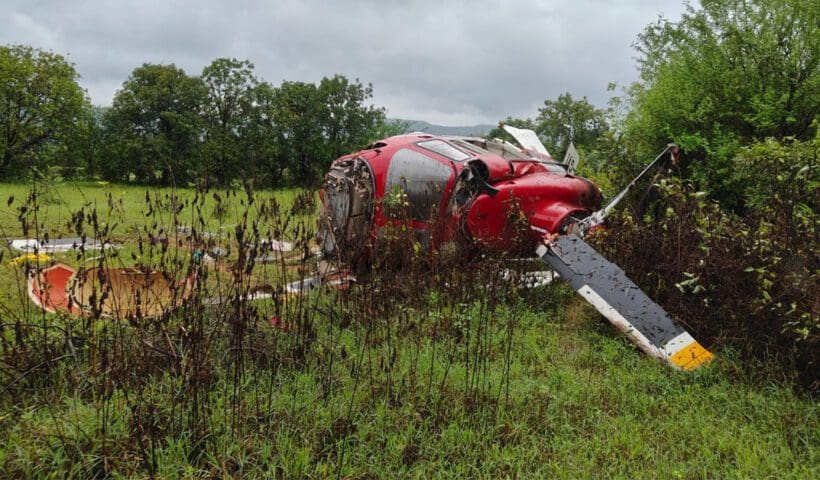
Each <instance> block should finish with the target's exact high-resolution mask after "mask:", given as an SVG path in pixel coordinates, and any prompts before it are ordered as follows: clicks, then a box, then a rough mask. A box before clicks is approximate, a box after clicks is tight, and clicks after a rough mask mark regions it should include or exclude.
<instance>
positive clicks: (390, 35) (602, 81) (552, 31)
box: [0, 0, 685, 125]
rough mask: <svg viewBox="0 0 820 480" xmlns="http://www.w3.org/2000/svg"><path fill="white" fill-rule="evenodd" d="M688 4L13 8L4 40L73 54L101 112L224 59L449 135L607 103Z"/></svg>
mask: <svg viewBox="0 0 820 480" xmlns="http://www.w3.org/2000/svg"><path fill="white" fill-rule="evenodd" d="M684 8H685V7H684V5H683V0H655V1H652V0H619V1H605V0H576V1H572V0H542V1H537V0H515V1H488V0H476V1H469V2H468V1H450V0H439V1H433V0H401V1H388V0H382V1H377V0H356V1H346V2H342V1H339V2H331V1H318V0H304V1H295V0H280V1H262V0H233V1H216V0H196V1H173V0H138V1H114V0H0V18H2V19H3V20H2V27H0V43H2V44H12V43H21V44H28V45H32V46H34V47H38V48H43V49H48V50H53V51H55V52H57V53H60V54H63V55H66V56H67V57H68V59H69V60H70V61H72V62H73V63H74V64H75V65H76V68H77V70H78V71H79V72H80V75H81V76H82V78H81V80H80V83H81V84H82V85H83V87H84V88H86V89H87V90H88V94H89V96H90V97H91V100H92V102H94V103H95V104H100V105H110V104H111V99H112V97H113V95H114V92H115V91H116V90H117V89H118V88H119V87H120V86H121V85H122V82H123V80H125V79H126V78H127V77H128V75H129V74H130V73H131V71H132V70H133V69H134V68H135V67H137V66H139V65H141V64H142V63H144V62H154V63H175V64H177V65H178V66H180V67H182V68H184V69H185V70H186V71H187V72H188V73H189V74H192V75H196V74H199V73H200V72H201V71H202V68H203V67H204V66H205V65H207V64H208V63H210V62H211V60H213V59H214V58H217V57H236V58H239V59H249V60H250V61H252V62H253V63H254V64H255V66H256V73H257V75H258V76H259V77H260V78H262V79H265V80H267V81H269V82H271V83H273V84H279V83H280V82H281V81H282V80H300V81H306V82H315V81H318V80H320V79H321V78H322V77H323V76H330V75H333V74H335V73H341V74H343V75H346V76H348V77H350V78H359V79H360V80H361V81H363V82H365V83H367V82H369V83H372V84H373V87H374V103H376V104H377V105H380V106H384V107H386V108H387V111H388V116H390V117H394V118H405V119H414V120H426V121H429V122H432V123H439V124H444V125H468V124H474V123H495V122H497V121H498V120H500V119H503V118H505V117H507V116H508V115H512V116H517V117H528V116H533V115H535V114H536V112H537V110H538V106H539V105H540V104H541V103H542V102H543V101H544V99H547V98H555V97H557V96H558V95H559V94H561V93H563V92H566V91H569V92H571V93H572V94H573V96H574V97H581V96H584V95H586V96H587V97H588V98H589V99H590V101H591V102H593V103H594V104H596V105H599V106H603V105H604V104H605V103H606V100H607V99H608V98H609V96H610V95H611V93H610V92H607V91H606V87H607V84H608V83H609V82H617V83H618V84H620V85H625V84H628V83H629V82H631V81H634V80H635V79H636V77H637V72H636V69H635V59H634V57H635V52H634V50H633V49H632V47H631V44H632V43H633V42H634V40H635V37H636V35H637V34H638V33H639V32H640V31H641V30H642V29H643V28H644V26H646V25H647V24H648V23H650V22H652V21H654V20H655V19H657V17H658V15H663V16H664V17H666V18H669V19H673V20H676V19H678V18H680V15H681V13H682V12H683V10H684Z"/></svg>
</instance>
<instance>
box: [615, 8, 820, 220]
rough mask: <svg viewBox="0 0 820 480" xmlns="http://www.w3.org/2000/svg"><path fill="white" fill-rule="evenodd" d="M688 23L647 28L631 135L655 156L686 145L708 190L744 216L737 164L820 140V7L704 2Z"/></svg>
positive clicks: (697, 175) (641, 44)
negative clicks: (747, 152)
mask: <svg viewBox="0 0 820 480" xmlns="http://www.w3.org/2000/svg"><path fill="white" fill-rule="evenodd" d="M701 3H702V7H701V8H699V9H696V8H694V7H692V6H689V7H688V8H687V11H686V13H685V14H684V15H683V18H682V19H681V20H680V21H679V22H671V21H669V20H665V19H661V20H659V21H658V22H657V23H654V24H652V25H650V26H649V27H647V28H646V30H645V31H644V32H643V34H642V35H640V37H639V39H638V42H637V45H636V48H637V50H638V51H639V52H640V54H641V57H640V59H639V62H640V64H639V66H640V73H641V81H640V82H639V83H638V84H636V85H634V86H633V87H632V88H631V91H630V97H631V101H632V106H633V110H632V112H631V113H630V114H629V115H628V116H627V120H626V125H625V129H626V133H627V134H628V135H629V138H630V141H631V142H633V143H634V144H636V145H638V150H639V151H640V152H642V155H644V156H646V155H648V154H649V152H650V151H657V150H659V149H660V148H662V146H663V145H665V144H666V143H667V142H669V141H670V140H671V141H674V142H676V143H677V144H678V145H680V146H681V147H682V148H683V149H684V151H685V152H686V153H687V154H688V155H687V156H688V157H689V158H691V159H695V160H696V161H695V162H694V163H693V165H692V172H693V175H694V178H695V180H696V181H697V182H698V184H699V185H700V187H701V188H704V189H708V190H709V191H710V192H711V194H712V195H713V196H714V197H715V198H717V199H719V200H722V201H723V202H724V203H725V204H727V205H734V206H737V205H738V203H739V200H740V198H739V197H740V194H739V192H737V191H736V190H735V189H733V188H732V185H731V182H729V181H728V180H729V179H730V178H731V173H732V168H733V164H732V158H733V156H734V155H735V154H736V153H737V152H738V150H739V149H740V148H741V146H743V145H746V144H749V143H751V142H753V141H759V140H763V139H764V138H766V137H775V138H778V139H779V138H785V137H788V136H793V137H795V138H797V139H798V140H807V139H810V138H812V136H813V135H814V132H813V127H812V121H813V119H814V118H815V117H816V115H817V113H818V108H820V75H818V71H819V69H818V52H820V28H818V25H820V23H819V22H820V16H819V15H818V13H819V12H820V4H818V3H817V2H806V1H800V0H720V1H718V0H703V1H702V2H701Z"/></svg>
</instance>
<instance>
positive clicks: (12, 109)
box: [0, 45, 88, 179]
mask: <svg viewBox="0 0 820 480" xmlns="http://www.w3.org/2000/svg"><path fill="white" fill-rule="evenodd" d="M78 78H79V74H78V73H77V71H76V70H75V69H74V66H73V65H72V64H71V63H69V62H68V61H66V60H65V58H63V57H62V56H60V55H57V54H55V53H52V52H46V51H43V50H39V49H36V48H32V47H29V46H24V45H13V46H0V179H4V178H9V177H11V176H19V175H23V174H25V173H26V170H25V164H26V163H25V162H26V161H27V160H30V161H34V162H35V163H36V164H39V165H41V166H45V165H46V164H48V163H49V162H53V161H54V159H59V158H60V155H61V154H62V153H64V152H65V151H66V147H67V145H69V144H70V142H71V141H72V138H73V136H74V135H75V134H76V133H77V132H78V128H77V125H78V123H79V122H80V118H81V117H82V115H83V111H84V109H85V108H86V107H87V105H88V100H87V98H86V95H85V92H84V91H83V89H82V88H80V86H79V84H78V83H77V79H78Z"/></svg>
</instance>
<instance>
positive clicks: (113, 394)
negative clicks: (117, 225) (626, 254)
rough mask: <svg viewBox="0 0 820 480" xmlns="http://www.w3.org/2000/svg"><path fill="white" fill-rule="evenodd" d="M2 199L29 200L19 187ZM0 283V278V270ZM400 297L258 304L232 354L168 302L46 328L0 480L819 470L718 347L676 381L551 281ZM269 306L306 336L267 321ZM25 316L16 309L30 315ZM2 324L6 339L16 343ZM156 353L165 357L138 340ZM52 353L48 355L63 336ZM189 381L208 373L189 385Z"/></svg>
mask: <svg viewBox="0 0 820 480" xmlns="http://www.w3.org/2000/svg"><path fill="white" fill-rule="evenodd" d="M11 188H14V189H18V190H14V191H15V192H19V195H20V196H21V197H22V196H25V188H24V187H11ZM69 188H70V187H68V186H63V187H61V189H60V194H61V196H62V197H63V198H65V199H66V203H67V204H68V205H69V206H70V205H73V203H72V202H74V201H78V199H80V198H82V196H81V195H80V194H79V193H78V192H75V191H72V190H69ZM6 191H7V190H6V186H5V185H3V192H4V193H5V192H6ZM106 191H115V192H120V193H121V195H122V198H123V204H124V205H128V207H127V208H126V209H125V210H126V213H125V216H126V218H128V219H129V220H128V221H133V222H134V223H135V224H139V222H140V221H143V222H144V221H145V220H141V218H140V217H139V215H138V214H137V213H135V211H138V210H139V209H140V208H142V204H143V203H142V202H143V201H144V196H145V191H144V189H141V188H133V187H121V186H106V187H90V186H89V187H85V186H84V187H83V195H85V197H86V198H91V196H92V195H94V198H97V199H98V200H99V199H102V198H104V195H105V192H106ZM92 192H93V193H92ZM184 193H185V194H186V195H191V194H192V193H191V192H184ZM17 195H18V193H15V197H17ZM286 195H292V193H290V192H289V193H287V194H286ZM18 198H19V197H18ZM3 205H5V203H4V204H3ZM14 206H15V205H12V206H11V209H13V208H14ZM4 208H5V207H4ZM58 209H59V207H55V211H49V212H48V213H47V214H46V215H47V217H46V218H47V219H48V220H47V222H46V224H45V226H46V227H47V228H52V227H53V228H59V227H58V225H57V224H58V223H59V221H60V219H61V218H64V215H67V214H68V213H67V211H66V213H59V212H58V211H57V210H58ZM4 211H9V209H6V210H4ZM232 221H233V220H232ZM237 221H238V220H237ZM4 228H6V229H8V230H10V229H12V228H14V226H13V224H12V223H4ZM122 239H123V241H125V242H128V235H123V236H122ZM126 248H128V247H127V246H126ZM4 264H5V262H4ZM3 269H5V270H3ZM18 270H19V269H18ZM0 272H3V273H4V274H7V275H10V274H12V270H11V269H10V267H8V266H5V265H4V266H3V267H0ZM446 274H447V272H436V273H435V275H446ZM406 283H412V282H410V281H409V280H402V279H401V278H400V279H398V280H397V281H396V282H395V283H393V282H392V281H391V279H390V278H387V277H385V278H381V279H376V280H374V284H371V285H369V286H367V285H365V286H362V287H356V288H354V289H353V290H352V291H351V292H334V291H327V292H320V293H317V294H312V295H309V296H307V297H305V298H303V299H302V300H292V301H290V302H286V303H285V304H280V303H278V302H273V301H268V302H257V303H256V304H255V308H256V309H258V310H257V311H255V312H254V313H253V314H252V315H250V316H248V317H247V320H248V323H247V324H242V328H243V329H244V330H243V332H244V336H243V337H242V341H241V343H240V344H239V345H240V346H241V348H242V349H243V352H244V353H243V355H242V356H237V355H236V354H235V347H236V345H237V344H236V343H232V342H233V340H230V338H231V335H232V332H235V331H236V330H234V329H235V328H237V325H236V324H234V323H233V319H234V317H233V316H232V314H231V313H230V312H228V313H227V314H225V315H221V314H220V313H219V312H212V311H206V310H204V309H203V310H201V311H193V312H190V311H185V309H182V310H183V311H181V312H180V315H179V317H178V318H171V319H169V320H167V322H165V323H162V322H159V323H153V324H140V323H134V322H132V323H127V322H120V323H114V322H112V321H110V320H109V321H99V322H96V323H95V325H94V327H93V329H86V330H83V327H82V323H83V321H82V320H76V319H74V320H72V319H63V318H58V317H55V316H48V317H47V321H48V322H53V324H55V325H62V326H64V327H68V326H69V325H70V326H72V328H74V329H75V330H76V331H77V332H85V333H84V334H83V335H84V337H83V339H82V344H80V340H76V344H75V347H76V349H77V350H78V351H77V352H76V356H73V355H71V354H69V355H68V356H67V357H66V358H64V359H61V360H60V361H59V362H55V364H54V365H53V366H52V368H51V370H50V371H47V372H46V371H41V370H42V368H41V369H37V370H36V375H34V374H30V375H28V376H27V377H26V378H24V379H23V380H20V381H19V382H18V383H17V384H15V385H14V386H13V387H12V388H8V389H6V388H3V386H0V388H3V390H2V393H0V406H2V408H0V412H2V413H0V438H2V439H3V441H2V442H0V472H2V473H4V474H3V475H0V476H3V477H14V478H27V477H36V478H64V477H75V478H88V477H92V476H105V475H110V476H113V477H138V478H140V477H146V476H148V475H149V474H152V473H153V474H154V475H155V476H157V477H160V478H179V477H186V478H232V477H246V478H254V477H269V478H293V477H304V476H309V477H317V478H325V477H335V478H384V477H388V478H394V477H411V478H450V477H460V478H477V477H478V478H498V477H511V478H512V477H530V478H658V477H670V478H704V477H705V478H817V477H818V474H820V458H819V457H820V455H818V446H820V431H819V430H818V422H817V414H818V409H817V404H816V402H814V401H813V400H812V399H808V398H805V397H801V396H799V395H796V394H794V393H793V391H792V390H791V389H790V388H789V386H788V385H776V384H760V383H755V382H752V381H751V380H749V378H750V376H749V375H746V373H745V372H744V367H743V366H742V365H739V364H738V363H737V362H736V361H735V360H733V358H732V355H731V353H730V352H718V353H719V357H718V359H717V361H715V362H714V363H713V364H712V365H710V366H708V367H706V368H704V369H701V370H698V371H696V372H691V373H684V372H677V371H674V370H671V369H670V368H668V367H665V366H663V365H661V364H659V363H657V362H656V361H655V360H653V359H650V358H647V357H646V356H644V355H642V354H641V353H640V352H638V351H637V350H636V349H635V348H633V347H632V345H631V344H630V343H629V342H628V341H627V340H625V339H624V338H623V337H621V336H620V335H618V334H617V333H616V332H614V329H613V328H611V327H610V326H609V325H608V324H606V323H604V322H602V321H601V319H600V317H599V316H598V315H597V313H595V312H594V310H592V309H591V308H589V307H587V306H586V305H585V304H584V303H583V302H582V301H581V300H580V299H578V298H577V297H576V296H575V295H574V294H573V293H572V292H571V291H570V290H569V289H568V288H567V287H566V286H564V285H561V284H556V285H552V286H549V287H545V288H541V289H538V290H536V291H530V292H518V293H516V294H515V295H513V297H512V300H509V301H501V300H499V303H497V304H496V303H494V300H495V299H496V297H498V298H500V297H499V295H500V293H498V292H497V291H494V290H487V291H484V290H482V289H481V288H479V289H478V290H477V292H476V294H475V295H474V296H472V297H471V296H469V295H467V294H464V296H463V298H462V297H460V296H456V297H457V298H456V297H450V296H448V295H447V294H445V293H444V292H439V291H436V290H435V289H434V288H433V287H432V284H434V283H435V280H434V279H433V278H432V275H431V279H430V284H431V285H424V284H422V283H416V284H414V285H410V286H408V285H406ZM377 290H383V291H384V292H386V293H385V295H388V296H390V298H393V296H394V293H395V292H405V293H406V292H407V291H412V290H416V291H418V292H421V293H420V295H421V299H419V298H412V299H408V300H407V301H406V302H395V303H392V302H389V301H387V302H386V303H385V297H379V295H380V294H379V293H378V292H377ZM374 292H375V293H374ZM368 295H370V296H371V297H372V298H373V301H374V302H375V303H374V304H372V305H371V304H368V303H367V299H368V298H370V297H368ZM16 301H17V300H16V298H15V297H13V296H8V295H7V296H6V297H4V298H3V299H2V300H0V302H3V304H4V305H7V306H9V305H16V304H15V303H14V302H16ZM15 308H16V307H15ZM19 308H23V306H22V305H19ZM273 313H276V314H278V315H279V316H280V317H281V318H282V319H283V320H285V321H287V322H289V323H291V324H294V325H295V324H297V323H299V322H305V323H309V324H310V328H307V329H304V330H303V329H302V328H301V327H299V328H296V329H295V330H294V331H291V332H283V331H280V330H278V329H274V328H271V326H270V325H268V323H267V321H266V320H267V318H268V317H269V316H270V315H271V314H273ZM18 314H19V312H10V313H9V314H8V315H7V314H3V315H4V316H5V317H9V315H10V316H15V315H18ZM28 315H29V316H28V317H26V316H25V315H22V314H19V316H20V317H23V318H30V319H32V321H35V322H40V321H41V320H42V319H41V317H40V316H38V315H37V314H34V313H31V314H28ZM243 318H244V317H243ZM197 321H203V322H204V324H206V325H208V326H209V328H212V329H213V330H212V332H213V333H214V335H213V337H211V338H213V340H214V342H213V344H211V345H210V346H209V347H208V350H207V352H205V353H206V355H204V356H200V357H196V356H195V354H196V351H195V350H196V346H195V345H196V344H195V341H194V340H192V339H191V338H190V337H189V336H187V333H185V332H189V331H192V329H195V328H196V326H195V324H196V322H197ZM9 330H10V329H9V328H8V327H6V328H5V330H4V331H3V335H5V336H6V338H8V339H11V338H13V334H12V333H11V332H10V331H9ZM183 330H184V331H185V332H183ZM77 335H79V333H78V334H77ZM166 335H167V336H166ZM32 338H33V339H34V340H35V341H37V342H39V341H41V336H40V334H38V333H35V334H34V335H33V337H32ZM165 338H168V341H169V342H170V343H171V344H173V345H174V348H175V350H176V351H177V352H178V355H179V360H178V361H171V360H169V359H167V358H166V357H163V356H162V355H157V354H156V353H155V352H154V351H152V350H151V349H149V348H147V347H146V346H145V345H146V344H145V341H148V340H150V341H151V342H153V343H152V345H160V346H163V345H165V344H164V343H163V339H165ZM52 340H55V341H54V345H62V343H61V342H62V340H60V338H59V335H56V334H55V336H54V338H53V339H52ZM57 340H60V341H57ZM34 347H35V346H29V347H28V348H34ZM15 348H19V349H20V351H22V350H23V348H22V347H15V346H14V345H13V343H11V344H6V346H4V347H3V351H2V352H0V353H1V354H2V358H3V359H4V360H3V361H4V362H5V363H2V364H0V366H2V370H0V371H2V372H3V374H2V375H3V382H4V384H8V383H9V379H10V378H11V376H10V374H9V372H17V373H16V376H14V378H18V377H19V371H17V370H15V367H16V365H13V364H12V363H10V362H11V360H12V359H15V358H16V357H15ZM163 349H167V347H164V346H163ZM32 351H34V350H32ZM200 353H201V352H200ZM103 354H105V355H107V357H106V358H107V360H106V361H107V362H108V363H104V362H103V360H102V358H101V355H103ZM197 358H198V359H199V361H196V360H195V359H197ZM18 361H19V362H20V364H21V365H22V364H23V363H24V362H23V361H22V360H20V359H18ZM200 367H201V370H202V371H203V372H204V373H203V374H202V375H203V376H197V375H198V374H195V373H192V372H198V371H199V370H198V368H200ZM198 382H199V383H198Z"/></svg>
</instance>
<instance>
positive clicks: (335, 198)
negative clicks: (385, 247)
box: [316, 158, 375, 256]
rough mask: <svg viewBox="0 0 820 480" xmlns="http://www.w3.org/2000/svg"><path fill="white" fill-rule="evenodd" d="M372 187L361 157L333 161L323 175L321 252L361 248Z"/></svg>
mask: <svg viewBox="0 0 820 480" xmlns="http://www.w3.org/2000/svg"><path fill="white" fill-rule="evenodd" d="M374 190H375V184H374V179H373V172H372V171H371V169H370V167H369V166H368V164H367V163H366V162H365V161H364V160H362V159H360V158H352V159H347V160H342V161H338V162H336V163H334V165H333V167H332V168H331V170H330V172H329V173H328V174H327V176H326V177H325V181H324V185H323V189H322V196H321V200H322V205H321V207H322V208H321V213H320V218H319V231H318V232H317V234H316V237H317V238H318V240H319V243H320V245H321V250H322V253H323V254H324V255H327V256H332V255H336V254H338V250H342V251H345V252H347V253H348V254H350V252H361V251H362V250H363V249H364V247H365V243H366V241H367V239H368V238H369V235H370V228H371V225H372V223H373V212H374V199H373V197H374V194H375V192H374Z"/></svg>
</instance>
